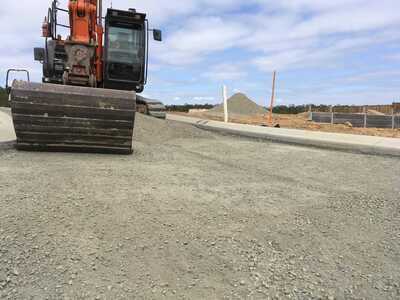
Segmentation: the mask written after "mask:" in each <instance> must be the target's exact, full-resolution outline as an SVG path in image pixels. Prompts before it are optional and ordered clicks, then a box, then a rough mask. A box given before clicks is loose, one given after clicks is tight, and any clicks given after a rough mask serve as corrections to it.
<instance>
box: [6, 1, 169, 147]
mask: <svg viewBox="0 0 400 300" xmlns="http://www.w3.org/2000/svg"><path fill="white" fill-rule="evenodd" d="M102 7H103V5H102V0H69V1H68V9H63V8H60V7H59V6H58V1H56V0H54V1H53V2H52V5H51V7H50V8H49V11H48V15H47V16H46V17H45V20H44V23H43V25H42V35H43V37H44V38H45V40H46V41H45V47H44V48H35V49H34V57H35V60H36V61H39V62H41V63H42V65H43V77H42V83H33V82H30V81H29V72H27V71H26V70H15V69H12V70H9V71H8V72H7V80H6V81H7V90H8V92H9V94H10V97H9V98H10V104H11V111H12V117H13V122H14V128H15V132H16V136H17V142H16V147H17V148H18V149H22V150H44V151H52V150H55V151H78V152H106V153H126V154H127V153H132V136H133V128H134V122H135V112H137V111H138V112H141V113H146V114H149V115H152V116H154V117H158V118H165V107H164V105H163V104H162V103H161V102H158V101H154V100H149V99H146V98H144V97H141V96H139V95H137V93H141V92H142V91H143V89H144V86H145V84H146V81H147V66H148V45H149V32H152V33H153V38H154V39H155V40H156V41H161V40H162V33H161V31H160V30H155V29H152V30H151V29H149V25H148V20H147V18H146V14H144V13H139V12H137V11H136V10H135V9H129V10H126V11H125V10H117V9H113V8H109V9H107V13H106V16H105V17H103V12H102ZM59 13H67V14H68V16H69V24H61V23H59V21H58V14H59ZM60 27H64V28H67V29H68V30H69V36H68V37H67V38H66V39H63V38H62V37H61V35H59V34H58V33H57V30H58V29H59V28H60ZM15 71H16V72H20V71H24V72H27V74H28V79H27V81H17V80H14V81H13V83H12V85H11V86H10V87H9V86H8V81H9V76H10V74H11V73H12V72H15Z"/></svg>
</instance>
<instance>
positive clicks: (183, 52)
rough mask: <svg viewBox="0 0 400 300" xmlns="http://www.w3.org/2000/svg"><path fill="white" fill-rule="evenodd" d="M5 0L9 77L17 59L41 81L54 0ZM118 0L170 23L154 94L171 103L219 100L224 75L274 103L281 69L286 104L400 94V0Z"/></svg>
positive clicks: (156, 55) (3, 64) (157, 58)
mask: <svg viewBox="0 0 400 300" xmlns="http://www.w3.org/2000/svg"><path fill="white" fill-rule="evenodd" d="M3 2H5V3H2V6H1V7H0V20H1V24H2V25H3V26H1V28H0V36H1V40H2V43H1V44H0V84H1V85H4V77H5V76H4V74H5V71H6V69H8V68H10V67H26V68H28V69H30V71H31V73H32V77H33V78H34V80H40V78H41V65H40V64H38V63H35V62H34V61H33V54H32V53H33V51H32V48H33V47H34V46H41V45H42V43H43V39H42V38H41V37H40V29H41V22H42V20H43V17H44V15H45V14H46V11H47V7H48V5H49V3H50V0H37V1H31V0H22V1H8V0H7V1H3ZM104 2H105V6H106V7H107V6H109V5H110V2H111V1H110V0H107V1H104ZM66 3H67V1H66V0H61V1H60V5H61V6H65V5H66ZM113 6H114V7H115V8H121V9H127V8H129V7H135V8H137V9H138V10H139V11H142V12H147V13H148V17H149V20H150V24H151V25H152V26H153V27H155V28H160V29H162V30H163V32H164V42H162V43H156V42H152V43H151V49H150V56H151V58H150V72H149V84H148V86H147V87H146V90H145V92H144V94H145V95H146V96H149V97H153V98H156V99H159V100H161V101H163V102H165V103H168V104H171V103H175V104H183V103H207V102H208V103H219V102H220V101H221V85H222V84H226V85H227V86H228V89H229V93H230V94H233V93H235V92H237V91H241V92H244V93H246V94H248V95H249V96H250V97H251V98H252V99H253V100H255V101H256V102H258V103H260V104H266V103H267V102H268V101H269V98H270V94H271V76H272V71H273V70H275V69H276V70H277V71H278V81H277V98H278V103H280V104H308V103H315V104H322V103H323V104H378V103H391V102H393V101H400V92H399V86H400V43H399V42H400V31H399V30H398V28H399V25H400V13H399V11H400V1H398V0H380V1H376V0H336V1H328V0H281V1H276V0H246V1H243V0H240V1H239V0H185V1H174V2H173V1H166V0H165V1H161V0H146V1H145V0H132V1H128V0H113ZM21 8H24V9H23V10H22V11H21Z"/></svg>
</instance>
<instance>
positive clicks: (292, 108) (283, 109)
mask: <svg viewBox="0 0 400 300" xmlns="http://www.w3.org/2000/svg"><path fill="white" fill-rule="evenodd" d="M213 107H215V105H212V104H183V105H167V110H168V111H176V112H189V110H191V109H211V108H213ZM311 108H312V110H313V111H321V112H323V111H329V109H330V107H329V106H328V105H311ZM309 110H310V105H278V106H275V107H274V109H273V112H274V113H276V114H300V113H304V112H307V111H309Z"/></svg>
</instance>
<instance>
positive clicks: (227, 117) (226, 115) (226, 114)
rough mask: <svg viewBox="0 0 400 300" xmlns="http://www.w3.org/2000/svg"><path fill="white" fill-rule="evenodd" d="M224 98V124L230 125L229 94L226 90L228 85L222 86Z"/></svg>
mask: <svg viewBox="0 0 400 300" xmlns="http://www.w3.org/2000/svg"><path fill="white" fill-rule="evenodd" d="M222 97H223V99H224V122H225V123H228V121H229V116H228V92H227V89H226V85H223V86H222Z"/></svg>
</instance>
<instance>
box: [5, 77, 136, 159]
mask: <svg viewBox="0 0 400 300" xmlns="http://www.w3.org/2000/svg"><path fill="white" fill-rule="evenodd" d="M11 111H12V117H13V122H14V127H15V132H16V136H17V144H16V147H17V148H18V149H21V150H39V151H73V152H101V153H121V154H130V153H132V137H133V128H134V121H135V111H136V94H135V93H134V92H128V91H117V90H106V89H94V88H87V87H75V86H65V85H54V84H40V83H30V82H25V81H15V82H14V84H13V86H12V89H11Z"/></svg>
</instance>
